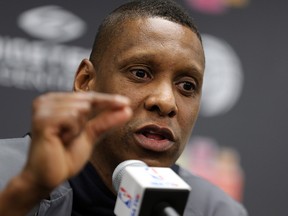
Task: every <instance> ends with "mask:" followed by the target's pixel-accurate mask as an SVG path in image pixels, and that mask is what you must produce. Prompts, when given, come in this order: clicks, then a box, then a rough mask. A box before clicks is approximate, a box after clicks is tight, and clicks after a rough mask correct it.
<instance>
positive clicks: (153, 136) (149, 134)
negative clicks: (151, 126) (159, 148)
mask: <svg viewBox="0 0 288 216" xmlns="http://www.w3.org/2000/svg"><path fill="white" fill-rule="evenodd" d="M143 135H144V136H146V137H148V138H151V139H157V140H161V139H165V137H164V136H163V135H161V134H158V133H155V132H153V131H146V132H144V133H143Z"/></svg>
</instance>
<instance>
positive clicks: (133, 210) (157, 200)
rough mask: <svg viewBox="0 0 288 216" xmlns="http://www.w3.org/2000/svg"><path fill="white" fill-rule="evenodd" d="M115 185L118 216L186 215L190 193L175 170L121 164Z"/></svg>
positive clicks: (116, 173)
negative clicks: (185, 210)
mask: <svg viewBox="0 0 288 216" xmlns="http://www.w3.org/2000/svg"><path fill="white" fill-rule="evenodd" d="M112 181H113V186H114V189H115V190H116V191H117V192H118V194H117V200H116V205H115V208H114V213H115V214H116V215H117V216H151V215H155V216H156V215H157V216H179V215H183V213H184V209H185V206H186V203H187V199H188V196H189V193H190V191H191V188H190V186H189V185H188V184H187V183H186V182H184V181H183V180H182V179H181V178H180V177H179V176H178V175H177V174H176V173H175V172H174V171H173V170H172V169H170V168H166V167H149V166H148V165H147V164H146V163H144V162H143V161H139V160H127V161H124V162H122V163H120V164H119V165H118V166H117V167H116V169H115V170H114V172H113V175H112Z"/></svg>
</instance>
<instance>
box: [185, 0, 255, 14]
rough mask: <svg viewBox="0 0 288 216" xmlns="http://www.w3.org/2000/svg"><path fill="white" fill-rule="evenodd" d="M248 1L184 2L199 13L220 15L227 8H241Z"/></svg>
mask: <svg viewBox="0 0 288 216" xmlns="http://www.w3.org/2000/svg"><path fill="white" fill-rule="evenodd" d="M248 1H249V0H186V2H187V3H188V5H189V6H191V7H192V8H193V9H195V10H198V11H200V12H204V13H208V14H221V13H223V12H225V11H226V10H227V9H228V8H232V7H235V8H241V7H244V6H246V5H247V3H248Z"/></svg>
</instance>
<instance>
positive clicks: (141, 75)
mask: <svg viewBox="0 0 288 216" xmlns="http://www.w3.org/2000/svg"><path fill="white" fill-rule="evenodd" d="M131 73H132V74H133V75H134V76H135V77H136V78H137V79H141V80H147V79H150V78H151V75H150V73H148V72H147V71H145V70H143V69H133V70H131Z"/></svg>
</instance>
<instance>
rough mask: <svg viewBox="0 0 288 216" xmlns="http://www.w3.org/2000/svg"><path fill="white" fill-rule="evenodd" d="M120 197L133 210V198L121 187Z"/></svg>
mask: <svg viewBox="0 0 288 216" xmlns="http://www.w3.org/2000/svg"><path fill="white" fill-rule="evenodd" d="M118 197H119V199H120V200H121V201H122V202H123V203H124V204H125V205H126V206H127V207H128V208H129V209H130V208H131V205H132V196H131V195H130V194H129V193H128V192H127V191H126V190H125V188H123V187H120V190H119V192H118Z"/></svg>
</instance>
